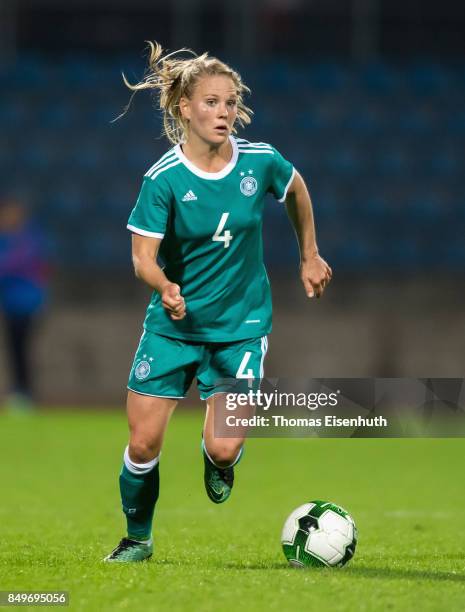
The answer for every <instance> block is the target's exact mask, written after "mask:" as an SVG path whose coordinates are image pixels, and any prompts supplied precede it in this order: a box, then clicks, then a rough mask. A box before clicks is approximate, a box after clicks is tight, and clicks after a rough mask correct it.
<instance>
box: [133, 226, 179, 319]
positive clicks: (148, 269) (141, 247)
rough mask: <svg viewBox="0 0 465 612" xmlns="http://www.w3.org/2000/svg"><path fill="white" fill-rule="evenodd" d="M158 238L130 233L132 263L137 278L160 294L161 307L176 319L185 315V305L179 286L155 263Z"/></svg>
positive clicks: (158, 245) (159, 242) (159, 240)
mask: <svg viewBox="0 0 465 612" xmlns="http://www.w3.org/2000/svg"><path fill="white" fill-rule="evenodd" d="M160 244H161V239H160V238H150V237H148V236H141V235H139V234H132V263H133V265H134V272H135V275H136V276H137V278H139V279H140V280H142V281H144V283H146V284H147V285H149V287H151V288H152V289H154V290H155V291H157V292H158V293H159V294H160V297H161V301H162V305H163V308H165V310H166V311H167V312H168V313H169V315H170V317H171V318H172V319H173V320H175V321H177V320H180V319H183V318H184V317H185V316H186V305H185V303H184V298H183V297H182V296H181V288H180V286H179V285H177V284H176V283H172V282H171V281H170V280H168V279H167V278H166V275H165V273H164V272H163V270H162V269H161V268H160V266H159V265H158V264H157V255H158V249H159V248H160Z"/></svg>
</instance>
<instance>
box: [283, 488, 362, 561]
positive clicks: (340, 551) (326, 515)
mask: <svg viewBox="0 0 465 612" xmlns="http://www.w3.org/2000/svg"><path fill="white" fill-rule="evenodd" d="M281 544H282V545H283V551H284V554H285V555H286V558H287V560H288V561H289V563H290V565H292V566H294V567H304V566H312V567H323V566H327V567H342V566H343V565H345V564H346V563H347V561H349V559H352V557H353V556H354V553H355V546H356V544H357V529H356V527H355V523H354V520H353V518H352V517H351V516H350V515H349V514H348V513H347V512H346V511H345V510H344V508H341V507H340V506H337V505H336V504H333V503H331V502H325V501H319V500H315V501H311V502H308V503H307V504H303V505H302V506H299V507H298V508H296V509H295V510H294V511H293V512H291V514H290V515H289V516H288V518H287V520H286V522H285V523H284V527H283V531H282V534H281Z"/></svg>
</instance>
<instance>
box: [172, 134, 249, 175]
mask: <svg viewBox="0 0 465 612" xmlns="http://www.w3.org/2000/svg"><path fill="white" fill-rule="evenodd" d="M229 142H230V143H231V146H232V152H233V153H232V157H231V159H230V160H229V162H228V163H227V164H226V166H225V167H224V168H223V169H222V170H220V171H219V172H205V170H201V169H200V168H197V166H195V165H194V164H193V163H192V162H191V161H189V160H188V159H187V157H186V156H185V155H184V153H183V152H182V149H181V145H180V144H178V145H176V146H175V147H174V152H175V153H176V155H177V156H178V159H180V160H181V161H182V163H183V164H184V165H185V166H186V168H188V169H189V170H190V171H191V172H193V173H194V174H196V175H197V176H200V178H203V179H207V180H209V181H217V180H218V179H222V178H224V177H225V176H227V175H228V174H229V173H230V172H231V170H233V168H234V167H235V165H236V163H237V158H238V157H239V150H238V148H237V142H236V139H235V138H234V137H233V136H229Z"/></svg>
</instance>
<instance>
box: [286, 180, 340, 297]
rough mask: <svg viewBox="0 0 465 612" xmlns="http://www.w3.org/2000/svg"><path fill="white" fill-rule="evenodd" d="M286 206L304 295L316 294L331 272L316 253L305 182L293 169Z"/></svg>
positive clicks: (316, 247)
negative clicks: (293, 236)
mask: <svg viewBox="0 0 465 612" xmlns="http://www.w3.org/2000/svg"><path fill="white" fill-rule="evenodd" d="M286 210H287V214H288V216H289V219H290V220H291V222H292V225H293V226H294V230H295V233H296V235H297V241H298V243H299V249H300V278H301V280H302V283H303V285H304V287H305V292H306V293H307V296H308V297H313V296H316V297H317V298H319V297H320V296H321V295H322V294H323V291H324V289H325V287H326V285H327V284H328V283H329V281H330V280H331V277H332V275H333V272H332V270H331V268H330V267H329V266H328V264H327V263H326V261H325V260H324V259H323V258H322V257H320V255H319V253H318V246H317V244H316V236H315V223H314V220H313V209H312V201H311V199H310V194H309V193H308V189H307V186H306V185H305V182H304V180H303V178H302V177H301V176H300V174H299V173H298V172H297V171H296V173H295V176H294V179H293V181H292V183H291V185H290V187H289V190H288V192H287V195H286Z"/></svg>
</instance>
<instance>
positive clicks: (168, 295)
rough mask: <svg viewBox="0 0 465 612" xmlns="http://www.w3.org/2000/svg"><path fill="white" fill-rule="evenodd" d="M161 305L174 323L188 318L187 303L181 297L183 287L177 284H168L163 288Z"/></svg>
mask: <svg viewBox="0 0 465 612" xmlns="http://www.w3.org/2000/svg"><path fill="white" fill-rule="evenodd" d="M161 303H162V305H163V308H164V309H165V310H166V311H167V313H168V314H169V315H170V317H171V318H172V319H173V321H180V320H181V319H184V317H185V316H186V303H185V302H184V298H183V297H182V295H181V287H180V286H179V285H177V284H176V283H167V284H166V285H165V286H164V287H163V290H162V292H161Z"/></svg>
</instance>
